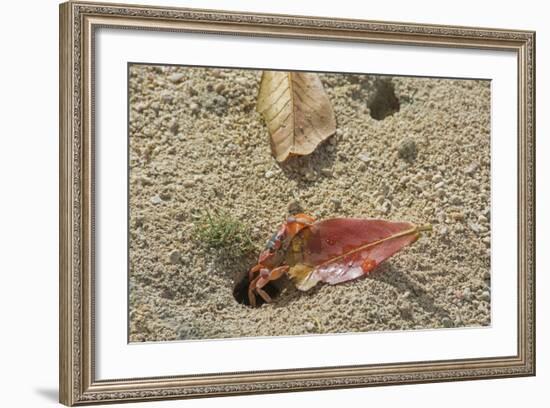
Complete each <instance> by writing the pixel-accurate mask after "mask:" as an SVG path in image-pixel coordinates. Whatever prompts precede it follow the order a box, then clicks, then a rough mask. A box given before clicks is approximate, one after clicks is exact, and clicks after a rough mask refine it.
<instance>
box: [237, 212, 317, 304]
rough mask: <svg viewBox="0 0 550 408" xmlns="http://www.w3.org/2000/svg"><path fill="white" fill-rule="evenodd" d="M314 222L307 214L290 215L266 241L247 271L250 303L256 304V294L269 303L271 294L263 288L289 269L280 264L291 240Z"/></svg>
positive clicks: (287, 266)
mask: <svg viewBox="0 0 550 408" xmlns="http://www.w3.org/2000/svg"><path fill="white" fill-rule="evenodd" d="M314 222H315V218H313V217H312V216H311V215H308V214H296V215H293V216H290V217H288V218H287V219H286V221H285V222H284V223H283V224H282V225H281V226H280V227H279V229H278V230H277V231H276V232H275V233H274V234H273V236H272V237H271V238H270V239H269V240H268V241H267V244H266V246H265V248H264V250H263V251H262V252H261V253H260V256H259V257H258V263H257V264H256V265H255V266H253V267H252V268H251V269H250V271H249V272H248V281H249V282H250V283H249V286H248V300H249V302H250V305H251V306H253V307H255V306H256V294H258V295H259V296H260V297H261V298H262V299H263V300H264V301H265V302H267V303H271V302H272V299H271V296H269V294H268V293H267V292H266V291H265V290H264V289H263V287H264V286H266V285H267V284H268V283H269V282H270V281H274V280H277V279H280V278H281V277H282V276H283V275H284V274H285V273H287V272H288V271H289V269H290V266H289V265H281V264H282V263H283V262H284V260H285V256H286V253H287V250H288V248H289V246H290V244H291V242H292V239H293V238H294V237H295V236H296V234H298V233H299V232H300V231H301V230H302V229H304V228H307V227H309V226H310V225H312V224H313V223H314Z"/></svg>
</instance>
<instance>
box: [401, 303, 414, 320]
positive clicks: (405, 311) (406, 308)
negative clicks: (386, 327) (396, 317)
mask: <svg viewBox="0 0 550 408" xmlns="http://www.w3.org/2000/svg"><path fill="white" fill-rule="evenodd" d="M399 312H400V313H401V316H402V317H403V318H405V319H410V318H412V306H411V303H410V302H408V301H404V302H403V303H401V305H399Z"/></svg>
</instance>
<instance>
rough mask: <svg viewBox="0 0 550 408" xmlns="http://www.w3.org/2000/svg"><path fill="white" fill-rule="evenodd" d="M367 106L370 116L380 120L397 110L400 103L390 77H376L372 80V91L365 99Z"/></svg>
mask: <svg viewBox="0 0 550 408" xmlns="http://www.w3.org/2000/svg"><path fill="white" fill-rule="evenodd" d="M367 107H368V108H369V110H370V116H371V117H372V118H373V119H376V120H382V119H384V118H386V117H387V116H390V115H393V114H394V113H395V112H399V108H400V103H399V99H398V98H397V96H396V95H395V86H394V85H393V82H392V81H391V79H389V78H383V79H377V80H376V81H375V82H374V92H373V93H372V94H371V95H370V96H369V98H368V100H367Z"/></svg>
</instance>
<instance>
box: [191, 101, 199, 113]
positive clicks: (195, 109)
mask: <svg viewBox="0 0 550 408" xmlns="http://www.w3.org/2000/svg"><path fill="white" fill-rule="evenodd" d="M189 109H190V110H191V113H192V114H193V115H196V114H197V113H199V111H200V106H199V105H198V104H196V103H194V102H193V103H191V104H190V105H189Z"/></svg>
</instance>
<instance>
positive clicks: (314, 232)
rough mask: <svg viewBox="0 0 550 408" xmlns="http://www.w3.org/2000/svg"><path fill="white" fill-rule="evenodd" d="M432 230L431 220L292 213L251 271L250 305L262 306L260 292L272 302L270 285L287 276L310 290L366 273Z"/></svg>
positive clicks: (249, 280)
mask: <svg viewBox="0 0 550 408" xmlns="http://www.w3.org/2000/svg"><path fill="white" fill-rule="evenodd" d="M431 229H432V227H431V225H430V224H424V225H416V224H412V223H410V222H400V221H387V220H377V219H364V218H330V219H326V220H322V221H316V220H315V218H313V217H312V216H310V215H307V214H296V215H294V216H291V217H288V218H287V219H286V221H285V222H284V223H283V224H282V225H281V226H280V227H279V229H278V230H277V232H275V234H273V236H272V237H271V238H270V239H269V241H268V242H267V245H266V247H265V249H264V250H263V251H262V252H261V253H260V256H259V257H258V263H257V264H256V265H255V266H253V267H252V268H251V269H250V270H249V271H248V300H249V303H250V305H251V306H253V307H254V306H256V304H257V298H256V295H258V296H259V297H260V298H262V299H263V300H264V301H265V302H266V303H271V302H272V298H271V296H270V295H269V294H268V293H267V291H266V290H265V289H264V288H265V286H266V285H268V284H269V283H270V282H271V281H275V280H277V279H280V278H281V277H282V276H283V275H285V274H287V276H288V277H289V278H290V279H291V280H292V282H293V283H294V285H295V286H296V288H297V289H298V290H300V291H304V292H305V291H308V290H310V289H311V288H313V287H314V286H315V285H317V283H319V282H323V283H327V284H329V285H335V284H339V283H343V282H348V281H351V280H355V279H358V278H361V277H364V276H366V275H368V274H369V273H370V272H371V271H372V270H374V269H375V268H376V267H377V266H378V265H380V263H382V262H384V261H385V260H386V259H388V258H389V257H391V256H392V255H394V254H395V253H397V252H398V251H400V250H401V249H402V248H404V247H406V246H408V245H410V244H412V243H414V242H415V241H416V240H417V239H418V238H419V237H420V235H421V232H423V231H430V230H431Z"/></svg>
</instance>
